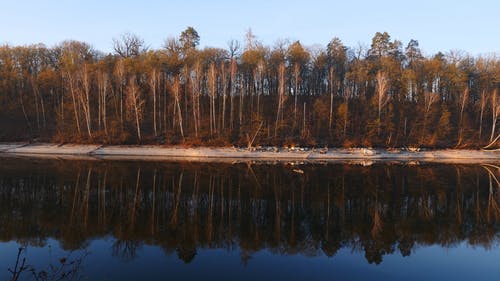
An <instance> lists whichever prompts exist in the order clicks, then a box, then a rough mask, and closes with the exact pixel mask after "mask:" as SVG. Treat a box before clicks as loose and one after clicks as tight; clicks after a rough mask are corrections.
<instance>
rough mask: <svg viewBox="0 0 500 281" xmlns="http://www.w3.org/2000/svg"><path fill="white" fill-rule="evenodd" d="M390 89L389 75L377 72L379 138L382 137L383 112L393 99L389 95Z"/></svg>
mask: <svg viewBox="0 0 500 281" xmlns="http://www.w3.org/2000/svg"><path fill="white" fill-rule="evenodd" d="M388 88H389V79H388V78H387V74H386V73H384V72H382V71H379V72H377V108H378V120H377V127H378V129H377V133H378V135H379V136H380V125H381V115H382V110H383V109H384V107H385V106H386V105H387V104H388V103H389V101H390V100H391V97H390V96H389V95H388V94H387V90H388Z"/></svg>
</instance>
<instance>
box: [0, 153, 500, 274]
mask: <svg viewBox="0 0 500 281" xmlns="http://www.w3.org/2000/svg"><path fill="white" fill-rule="evenodd" d="M0 161H1V162H0V281H3V280H11V278H12V275H13V273H11V272H9V270H8V269H9V268H10V269H11V270H13V269H14V268H15V264H16V260H18V261H19V263H18V264H21V263H22V261H23V259H25V268H26V269H25V270H22V272H21V274H20V278H19V280H33V279H34V277H33V274H38V276H49V277H50V276H51V274H55V275H57V276H59V275H61V274H70V275H68V276H69V277H75V279H74V280H76V279H79V280H500V245H499V241H500V187H499V183H498V179H499V178H500V170H498V168H497V167H496V166H495V165H491V164H485V165H471V166H468V165H442V164H421V165H405V164H374V165H371V166H368V167H364V166H361V165H356V164H295V165H292V164H291V163H278V164H263V163H260V164H255V163H254V164H247V163H238V164H234V165H231V164H224V163H188V162H123V161H120V162H115V161H76V160H74V161H69V160H40V159H38V160H35V159H13V158H0ZM19 248H22V251H21V253H20V255H19V259H17V254H18V249H19ZM13 271H14V270H13ZM44 274H46V275H44ZM47 279H49V278H47ZM67 279H69V278H66V279H63V280H67Z"/></svg>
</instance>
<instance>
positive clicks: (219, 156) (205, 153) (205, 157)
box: [0, 143, 500, 164]
mask: <svg viewBox="0 0 500 281" xmlns="http://www.w3.org/2000/svg"><path fill="white" fill-rule="evenodd" d="M0 154H1V155H2V156H25V157H28V156H29V157H44V158H67V159H82V158H85V159H110V160H112V159H116V160H124V159H125V160H126V159H130V160H175V159H181V160H182V159H184V160H191V161H193V160H194V161H210V162H214V161H224V162H227V161H237V160H242V161H249V160H250V161H274V160H277V161H281V160H282V161H290V160H296V161H307V162H309V161H310V162H315V161H335V162H337V161H357V162H360V163H366V164H370V162H371V161H405V162H411V161H422V162H446V163H483V162H500V152H499V151H482V150H463V149H446V150H412V151H410V150H408V149H392V150H384V149H366V148H353V149H320V148H316V149H305V148H291V149H290V148H275V147H268V148H256V149H252V150H248V149H245V148H234V147H228V148H211V147H197V148H183V147H163V146H151V145H143V146H123V145H119V146H102V145H77V144H65V145H59V144H51V143H32V144H28V143H0Z"/></svg>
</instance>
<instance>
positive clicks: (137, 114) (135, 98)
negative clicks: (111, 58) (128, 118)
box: [127, 75, 144, 141]
mask: <svg viewBox="0 0 500 281" xmlns="http://www.w3.org/2000/svg"><path fill="white" fill-rule="evenodd" d="M143 107H144V99H143V98H142V97H141V92H140V88H139V85H137V81H136V77H135V75H132V76H131V77H130V79H129V82H128V86H127V109H128V111H129V113H131V114H133V115H134V119H135V127H136V130H137V138H138V139H139V141H141V122H140V121H141V119H142V114H143Z"/></svg>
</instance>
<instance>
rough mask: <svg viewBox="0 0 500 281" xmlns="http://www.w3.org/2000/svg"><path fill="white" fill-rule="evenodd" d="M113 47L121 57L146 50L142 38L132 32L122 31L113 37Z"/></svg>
mask: <svg viewBox="0 0 500 281" xmlns="http://www.w3.org/2000/svg"><path fill="white" fill-rule="evenodd" d="M113 49H114V50H115V52H116V53H117V54H118V55H120V56H121V57H122V58H130V57H136V56H138V55H140V54H142V53H145V52H146V51H147V50H148V47H146V46H145V45H144V40H143V39H141V38H140V37H139V36H137V35H135V34H132V33H124V34H122V35H121V36H120V38H118V39H117V38H114V39H113Z"/></svg>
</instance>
